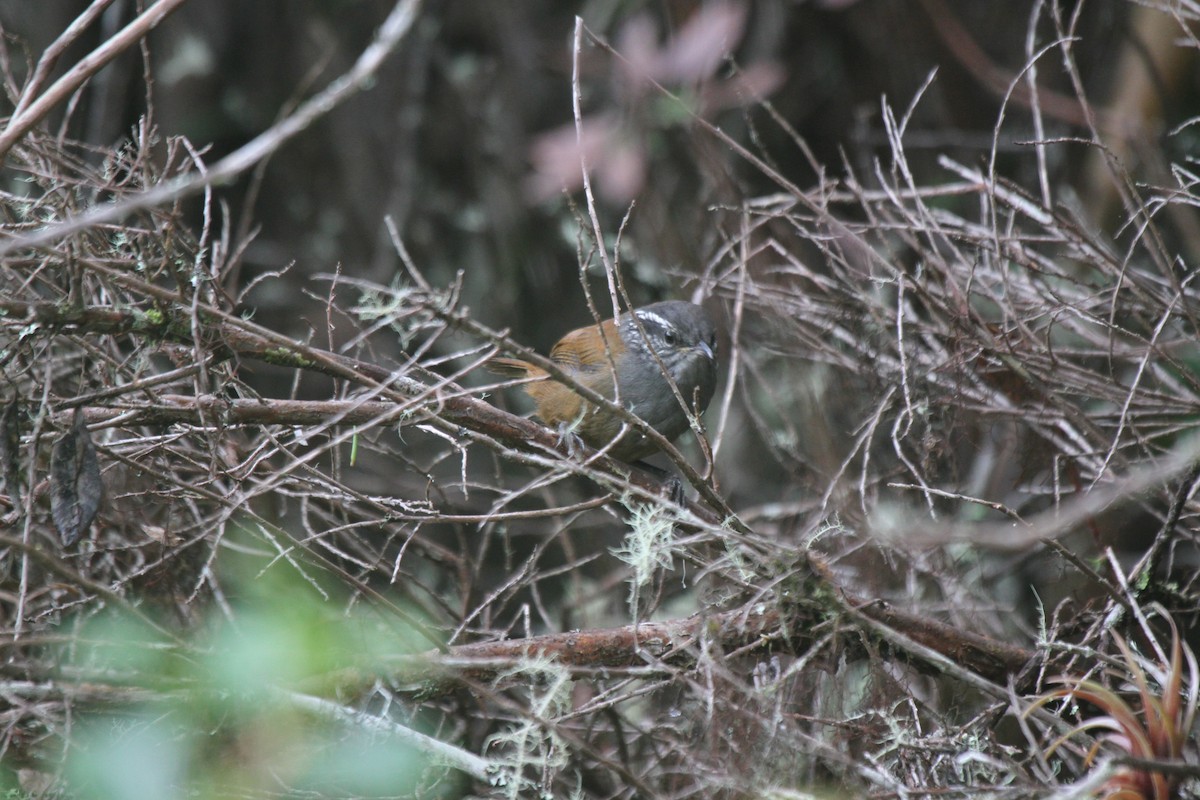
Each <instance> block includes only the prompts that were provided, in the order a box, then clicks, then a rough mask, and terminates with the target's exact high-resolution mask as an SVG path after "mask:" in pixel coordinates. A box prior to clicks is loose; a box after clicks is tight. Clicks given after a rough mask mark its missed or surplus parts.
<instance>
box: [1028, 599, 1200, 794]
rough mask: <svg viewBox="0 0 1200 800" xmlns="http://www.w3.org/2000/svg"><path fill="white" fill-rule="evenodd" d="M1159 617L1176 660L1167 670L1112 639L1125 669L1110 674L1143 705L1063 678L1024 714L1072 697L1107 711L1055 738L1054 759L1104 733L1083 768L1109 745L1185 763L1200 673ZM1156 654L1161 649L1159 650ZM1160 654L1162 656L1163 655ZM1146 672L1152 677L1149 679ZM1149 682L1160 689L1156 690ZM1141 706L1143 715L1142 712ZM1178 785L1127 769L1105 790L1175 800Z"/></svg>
mask: <svg viewBox="0 0 1200 800" xmlns="http://www.w3.org/2000/svg"><path fill="white" fill-rule="evenodd" d="M1159 612H1160V613H1161V614H1162V616H1163V617H1164V618H1165V619H1166V620H1167V623H1168V624H1169V625H1170V627H1171V655H1170V659H1169V664H1168V665H1167V666H1166V669H1165V670H1162V669H1156V668H1155V667H1154V666H1153V665H1151V664H1148V663H1145V662H1143V661H1142V660H1140V659H1139V658H1138V657H1137V656H1136V655H1135V654H1134V652H1133V649H1132V648H1131V647H1130V646H1129V644H1128V643H1127V642H1126V641H1125V640H1124V639H1123V638H1121V637H1120V636H1119V635H1117V634H1116V633H1114V634H1113V640H1114V641H1115V642H1116V644H1117V648H1118V649H1120V651H1121V654H1122V656H1123V657H1124V661H1125V667H1126V668H1125V670H1123V671H1117V670H1109V671H1108V672H1109V674H1110V675H1112V676H1113V677H1114V678H1116V679H1118V680H1121V681H1126V682H1128V681H1132V683H1133V684H1134V685H1135V686H1136V687H1137V692H1138V700H1137V702H1130V701H1129V700H1127V699H1126V698H1124V697H1122V696H1121V695H1119V694H1117V693H1116V692H1115V691H1113V690H1111V689H1109V688H1108V687H1106V686H1104V685H1102V684H1101V683H1099V682H1098V681H1094V680H1079V679H1075V678H1067V677H1063V678H1058V679H1056V680H1055V681H1054V683H1058V684H1062V685H1063V688H1061V689H1056V690H1054V691H1051V692H1047V693H1046V694H1044V695H1041V696H1040V697H1038V699H1037V701H1036V702H1035V703H1034V704H1033V705H1032V706H1030V708H1028V709H1027V710H1026V711H1025V715H1026V716H1028V715H1029V714H1031V713H1032V712H1033V711H1034V710H1035V709H1037V708H1040V707H1042V706H1044V705H1046V704H1047V703H1049V702H1050V701H1052V700H1055V699H1057V698H1063V697H1071V698H1073V699H1075V700H1082V701H1084V702H1087V703H1091V704H1092V705H1094V706H1096V707H1097V708H1099V709H1100V710H1101V711H1103V712H1104V714H1103V715H1102V716H1099V717H1093V718H1091V719H1088V720H1086V721H1084V722H1083V723H1081V724H1079V725H1077V726H1075V727H1074V728H1072V729H1071V730H1069V731H1067V732H1066V733H1065V734H1063V735H1062V736H1060V737H1059V738H1058V739H1056V740H1055V741H1054V742H1053V743H1052V744H1051V745H1050V747H1049V748H1047V750H1046V755H1047V756H1050V755H1052V754H1053V753H1054V752H1055V751H1056V750H1057V749H1058V748H1059V747H1060V746H1062V745H1063V744H1065V743H1066V742H1068V741H1070V740H1071V739H1073V738H1074V737H1075V736H1077V735H1078V734H1080V733H1083V732H1088V731H1097V730H1098V731H1104V733H1102V734H1101V735H1100V736H1099V737H1098V738H1097V740H1096V742H1095V743H1094V744H1093V745H1092V746H1091V747H1090V748H1089V749H1088V752H1087V755H1086V758H1085V760H1084V763H1085V764H1086V765H1091V764H1092V763H1093V761H1094V759H1095V757H1096V755H1097V754H1098V753H1099V752H1100V748H1101V747H1102V746H1103V745H1104V744H1105V743H1109V744H1111V745H1115V746H1116V747H1118V748H1120V749H1122V750H1124V751H1125V752H1126V753H1128V754H1129V755H1130V756H1132V757H1134V758H1137V759H1143V760H1146V761H1162V762H1177V761H1181V760H1182V758H1183V748H1184V745H1185V743H1186V741H1187V737H1188V734H1189V733H1190V732H1191V730H1192V725H1193V723H1194V722H1195V719H1196V706H1197V698H1198V695H1200V670H1198V669H1197V663H1196V656H1195V654H1194V653H1193V652H1192V650H1191V648H1189V647H1188V646H1187V645H1186V644H1184V643H1183V642H1182V641H1181V640H1180V638H1179V630H1178V628H1177V627H1176V626H1175V622H1174V620H1172V619H1171V617H1170V616H1168V615H1167V614H1166V612H1165V610H1163V609H1159ZM1155 649H1158V648H1157V647H1156V648H1155ZM1159 652H1160V653H1161V651H1159ZM1185 661H1186V666H1187V678H1188V682H1187V686H1186V687H1185V686H1184V666H1185V663H1184V662H1185ZM1147 671H1149V672H1150V673H1151V675H1150V676H1149V677H1148V676H1147ZM1150 678H1153V679H1154V683H1155V684H1157V686H1158V694H1155V692H1154V691H1153V690H1152V689H1151V681H1150ZM1138 706H1140V712H1139V710H1138V708H1137V707H1138ZM1178 784H1179V780H1178V778H1177V777H1176V776H1171V775H1167V774H1164V773H1163V772H1162V771H1160V770H1155V769H1153V768H1151V767H1144V766H1122V767H1121V768H1120V769H1119V770H1118V771H1117V773H1116V774H1115V775H1114V776H1113V778H1112V779H1111V780H1109V781H1108V782H1107V783H1106V784H1105V785H1104V787H1103V790H1102V792H1103V793H1102V794H1101V795H1100V796H1101V797H1103V798H1105V799H1106V800H1142V799H1143V798H1153V800H1170V798H1174V797H1176V796H1177V795H1176V792H1175V790H1176V788H1177V787H1178Z"/></svg>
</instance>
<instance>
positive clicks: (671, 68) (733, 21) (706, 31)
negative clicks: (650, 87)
mask: <svg viewBox="0 0 1200 800" xmlns="http://www.w3.org/2000/svg"><path fill="white" fill-rule="evenodd" d="M745 23H746V7H745V6H744V5H742V4H734V3H721V4H718V5H711V6H705V7H704V8H702V9H700V10H699V11H697V12H696V13H695V14H693V15H692V18H691V19H689V20H688V21H687V23H686V24H685V25H684V26H683V28H681V29H680V31H679V33H678V34H676V35H675V38H674V40H673V41H671V43H670V44H668V45H667V47H666V49H665V50H664V51H663V52H662V53H661V54H660V55H659V59H658V66H657V68H656V69H655V71H654V72H655V75H656V77H658V78H659V80H667V81H679V82H681V83H692V82H698V81H702V80H704V79H705V78H709V77H711V76H712V74H713V73H714V72H716V70H717V67H719V66H720V65H721V62H722V61H724V60H725V58H726V57H727V56H728V55H729V54H730V53H731V52H733V49H734V48H735V47H736V46H737V44H738V42H740V41H741V39H742V31H743V29H744V28H745Z"/></svg>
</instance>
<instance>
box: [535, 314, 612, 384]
mask: <svg viewBox="0 0 1200 800" xmlns="http://www.w3.org/2000/svg"><path fill="white" fill-rule="evenodd" d="M599 330H600V333H601V334H602V335H603V337H604V338H602V337H601V336H597V335H596V332H597V326H595V325H589V326H587V327H586V328H579V329H577V330H573V331H571V332H570V333H568V334H567V335H566V336H564V337H563V338H561V339H559V341H558V344H556V345H554V349H553V350H551V351H550V358H551V359H553V360H554V361H556V362H557V363H559V364H562V365H563V367H564V368H566V369H570V370H579V371H581V372H594V371H596V370H607V369H610V362H609V360H608V359H609V357H608V352H607V351H606V350H605V344H604V343H605V339H607V341H608V348H609V349H610V350H612V351H613V352H612V354H613V357H614V358H615V357H616V355H617V349H619V348H621V347H622V346H623V345H622V344H621V337H620V336H618V335H617V328H616V325H614V324H613V321H612V320H611V319H610V320H605V321H604V322H602V323H601V324H600V326H599Z"/></svg>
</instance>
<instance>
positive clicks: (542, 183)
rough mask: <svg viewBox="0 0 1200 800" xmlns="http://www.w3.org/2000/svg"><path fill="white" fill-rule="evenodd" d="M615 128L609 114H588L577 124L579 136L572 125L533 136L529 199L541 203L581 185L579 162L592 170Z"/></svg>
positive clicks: (527, 188) (581, 171)
mask: <svg viewBox="0 0 1200 800" xmlns="http://www.w3.org/2000/svg"><path fill="white" fill-rule="evenodd" d="M618 128H619V126H618V124H617V122H616V120H615V118H613V117H611V116H607V115H605V116H597V117H589V118H588V119H585V120H584V121H583V123H582V125H581V126H580V133H579V135H578V136H577V135H576V133H575V126H574V125H573V124H571V125H563V126H562V127H560V128H555V129H554V130H552V131H548V132H547V133H543V134H541V135H540V136H538V137H537V138H536V139H534V142H533V146H532V147H530V151H529V159H530V161H532V162H533V174H532V175H531V176H530V177H529V179H528V180H527V182H526V190H527V192H528V194H529V197H530V199H531V200H533V201H534V202H538V203H540V202H543V201H545V200H549V199H550V198H552V197H554V196H556V195H558V194H559V193H560V192H563V191H567V192H572V191H575V190H576V189H578V188H579V187H580V186H582V185H583V166H582V164H587V168H588V170H589V171H595V170H596V168H597V165H598V164H599V163H600V162H602V161H603V159H604V154H605V151H606V150H607V149H608V148H609V147H610V141H611V140H612V138H613V137H614V136H616V135H617V132H618Z"/></svg>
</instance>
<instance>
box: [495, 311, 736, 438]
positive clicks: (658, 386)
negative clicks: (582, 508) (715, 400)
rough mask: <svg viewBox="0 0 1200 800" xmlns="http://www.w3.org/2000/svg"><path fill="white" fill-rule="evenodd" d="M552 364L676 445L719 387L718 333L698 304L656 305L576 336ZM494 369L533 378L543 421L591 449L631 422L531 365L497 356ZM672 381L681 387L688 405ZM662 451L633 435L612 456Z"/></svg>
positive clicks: (531, 390)
mask: <svg viewBox="0 0 1200 800" xmlns="http://www.w3.org/2000/svg"><path fill="white" fill-rule="evenodd" d="M610 354H611V355H610ZM550 359H551V360H552V361H553V362H554V363H555V364H557V365H558V366H559V368H560V369H562V371H563V372H565V373H566V374H567V375H568V376H570V377H571V378H573V379H574V380H576V381H577V382H579V383H580V384H582V385H584V386H587V387H588V388H590V389H592V390H593V391H595V392H597V393H598V394H600V395H602V396H603V397H606V398H608V399H610V400H615V399H617V398H618V397H619V400H620V403H621V405H623V406H624V407H625V408H627V409H629V410H630V411H631V412H633V413H634V414H635V415H637V416H638V417H640V418H641V419H643V420H644V421H645V422H646V423H647V424H649V425H650V427H652V428H654V430H656V431H658V432H659V433H661V434H662V435H663V436H664V437H666V438H667V439H670V440H673V439H675V438H676V437H677V436H679V435H680V434H681V433H683V432H684V431H685V430H687V428H688V427H689V423H688V411H691V412H693V413H695V414H701V413H703V412H704V409H705V408H707V407H708V401H709V400H711V399H712V395H713V389H714V388H715V386H716V382H717V327H716V325H715V324H714V323H713V320H712V317H710V316H709V314H708V312H707V311H705V310H704V309H703V308H701V307H700V306H698V305H695V304H694V303H685V302H683V301H679V300H668V301H665V302H661V303H652V304H651V305H648V306H643V307H641V308H637V309H634V310H633V311H632V312H626V313H624V314H622V315H620V316H619V317H617V318H615V319H609V320H605V321H604V322H602V323H600V324H599V325H589V326H587V327H583V328H579V329H578V330H574V331H571V332H570V333H568V334H567V335H566V336H564V337H563V338H562V339H560V340H559V341H558V344H556V345H554V348H553V349H552V350H551V351H550ZM488 366H489V368H490V369H492V371H494V372H497V373H500V374H502V375H508V376H510V377H514V378H529V379H532V381H531V382H530V383H528V384H526V385H525V387H524V389H525V392H526V393H527V394H528V395H529V396H530V397H531V398H533V401H534V403H536V404H537V416H538V418H539V419H541V420H542V422H544V423H546V424H547V425H550V426H553V427H557V428H560V429H563V430H569V431H572V432H573V433H575V434H576V435H578V436H579V438H580V439H582V440H583V441H584V442H585V443H586V444H588V445H590V446H591V447H595V448H602V447H605V446H607V445H608V444H609V443H610V442H611V441H612V440H613V438H614V437H616V436H617V435H618V434H619V433H620V431H621V427H622V425H624V424H625V422H624V420H622V419H621V418H620V417H619V416H618V415H616V414H614V413H613V412H612V411H610V410H607V409H603V408H598V407H596V406H595V405H593V404H592V403H589V402H587V401H586V400H584V399H583V398H582V397H580V396H579V395H578V394H576V393H575V392H574V391H573V390H572V389H571V388H570V387H568V386H566V385H564V384H562V383H559V382H558V381H555V380H553V379H552V378H551V377H550V376H549V374H548V373H547V372H546V371H545V370H544V369H542V368H541V367H538V366H535V365H534V364H531V363H529V362H528V361H522V360H520V359H517V358H493V359H492V360H491V361H489V362H488ZM614 376H615V381H614ZM667 376H670V379H671V380H672V381H674V383H675V386H676V387H678V389H679V396H680V397H682V398H683V401H684V402H683V403H680V401H679V397H677V396H676V395H675V393H674V392H673V391H672V390H671V385H670V383H669V382H668V380H667ZM614 383H615V387H616V389H617V391H616V392H614ZM685 404H686V410H685ZM657 449H658V448H657V447H656V446H655V445H654V443H653V442H651V441H649V440H648V439H647V438H646V437H645V436H643V435H642V434H640V433H638V432H637V431H636V430H632V429H629V430H626V432H625V433H624V434H623V435H622V436H621V439H620V441H619V442H617V444H615V445H614V446H613V447H612V449H611V450H609V451H608V452H609V454H610V455H612V456H613V457H615V458H619V459H621V460H622V461H631V462H632V461H637V460H638V459H641V458H644V457H646V456H648V455H650V454H651V453H653V452H655V451H656V450H657Z"/></svg>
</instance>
